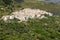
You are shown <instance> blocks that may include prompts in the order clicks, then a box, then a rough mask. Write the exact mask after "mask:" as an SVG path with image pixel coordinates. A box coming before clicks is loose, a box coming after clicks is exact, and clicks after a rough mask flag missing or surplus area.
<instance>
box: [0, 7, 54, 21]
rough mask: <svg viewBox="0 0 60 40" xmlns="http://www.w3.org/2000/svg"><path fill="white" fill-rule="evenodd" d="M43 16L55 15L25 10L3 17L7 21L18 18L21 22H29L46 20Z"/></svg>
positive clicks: (36, 10) (35, 10) (38, 10)
mask: <svg viewBox="0 0 60 40" xmlns="http://www.w3.org/2000/svg"><path fill="white" fill-rule="evenodd" d="M42 14H47V15H49V16H52V15H53V14H52V13H50V12H46V11H43V10H40V9H31V8H25V9H23V10H20V11H15V12H12V14H11V15H5V16H2V18H1V19H2V20H4V21H7V20H9V19H11V20H12V19H14V18H17V19H19V20H20V21H27V20H28V19H29V18H31V19H32V18H46V17H45V16H44V15H42Z"/></svg>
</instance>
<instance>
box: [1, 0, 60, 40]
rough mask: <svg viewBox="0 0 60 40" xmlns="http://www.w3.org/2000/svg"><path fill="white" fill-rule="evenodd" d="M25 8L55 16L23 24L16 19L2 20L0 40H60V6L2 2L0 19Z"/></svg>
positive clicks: (26, 0) (12, 0) (11, 0)
mask: <svg viewBox="0 0 60 40" xmlns="http://www.w3.org/2000/svg"><path fill="white" fill-rule="evenodd" d="M24 8H32V9H41V10H45V11H47V12H52V13H53V14H54V15H53V16H47V15H45V16H47V18H43V19H38V18H34V19H30V18H29V19H28V21H22V22H18V21H19V20H18V19H15V18H14V19H13V20H9V21H6V22H5V21H3V20H1V19H0V40H60V15H59V14H60V5H56V4H53V3H45V2H40V1H34V0H33V1H31V0H21V1H20V0H0V18H1V17H2V16H4V15H11V13H12V12H14V11H17V10H18V11H19V10H22V9H24ZM28 11H29V10H28ZM55 14H57V15H55Z"/></svg>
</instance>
